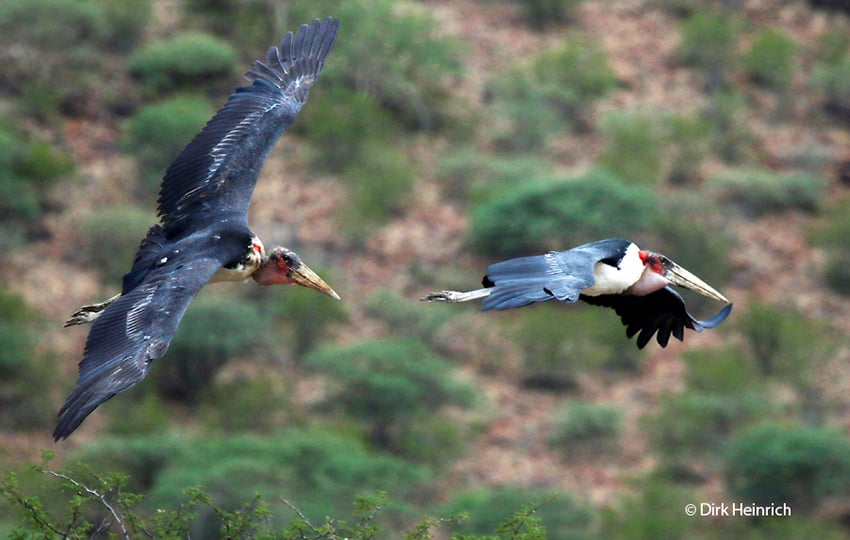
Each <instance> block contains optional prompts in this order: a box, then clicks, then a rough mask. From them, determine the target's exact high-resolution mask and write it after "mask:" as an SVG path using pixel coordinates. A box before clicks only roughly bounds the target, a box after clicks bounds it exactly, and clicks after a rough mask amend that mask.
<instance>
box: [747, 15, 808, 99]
mask: <svg viewBox="0 0 850 540" xmlns="http://www.w3.org/2000/svg"><path fill="white" fill-rule="evenodd" d="M795 49H796V45H795V43H794V41H793V40H792V39H791V38H789V37H788V36H787V35H785V34H784V33H783V32H781V31H779V30H776V29H773V28H768V29H765V30H762V31H761V32H759V33H758V34H757V35H756V37H755V39H754V40H753V43H752V45H750V48H749V50H748V51H747V52H746V54H745V55H744V58H743V62H744V70H745V71H746V73H747V75H748V76H749V77H750V79H752V80H753V81H754V82H755V83H757V84H760V85H762V86H764V87H765V88H768V89H770V90H774V91H776V92H779V93H784V92H787V91H788V89H789V87H790V86H791V80H792V78H793V77H794V53H795Z"/></svg>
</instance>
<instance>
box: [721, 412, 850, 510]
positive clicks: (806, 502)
mask: <svg viewBox="0 0 850 540" xmlns="http://www.w3.org/2000/svg"><path fill="white" fill-rule="evenodd" d="M723 464H724V465H723V473H724V478H725V481H726V487H727V489H728V490H729V492H730V493H731V494H732V495H733V496H736V497H740V498H741V499H742V500H745V501H752V502H753V503H755V504H759V505H769V504H771V503H775V504H783V503H784V504H788V505H789V506H791V508H792V509H793V511H794V512H795V513H797V512H800V513H808V512H811V511H813V510H814V509H815V508H817V507H818V506H819V505H820V504H821V503H822V502H824V501H825V500H826V499H828V498H829V497H830V496H833V495H842V496H846V495H847V486H848V485H850V440H848V439H847V437H846V436H845V435H843V434H842V433H840V432H839V431H837V430H834V429H831V428H828V427H802V426H794V425H780V424H765V425H761V426H757V427H753V428H751V429H749V430H747V431H745V432H742V433H740V434H739V435H737V436H736V437H735V438H734V439H732V440H730V441H729V444H728V445H727V447H726V449H725V451H724V453H723Z"/></svg>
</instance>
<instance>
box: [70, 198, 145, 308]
mask: <svg viewBox="0 0 850 540" xmlns="http://www.w3.org/2000/svg"><path fill="white" fill-rule="evenodd" d="M155 221H156V220H155V218H154V216H153V215H151V213H150V212H147V211H144V210H139V209H138V208H137V207H135V206H125V207H121V206H116V207H113V208H109V209H106V210H100V211H95V212H92V213H91V214H89V215H88V216H87V217H86V220H85V222H83V224H82V233H83V235H82V236H83V238H85V241H86V243H85V244H84V245H83V247H82V250H81V252H82V260H81V261H77V262H81V263H83V265H84V266H85V267H87V268H97V269H98V271H99V272H100V273H101V275H102V276H103V278H104V279H105V280H106V281H108V282H109V283H111V284H118V285H119V286H120V283H121V278H122V277H123V276H124V274H126V273H127V272H129V271H130V268H131V267H132V265H133V257H134V256H135V254H136V250H137V249H138V247H139V243H140V242H141V240H142V238H144V237H145V233H146V232H147V230H148V229H149V228H150V226H151V225H152V224H153V223H154V222H155ZM94 300H95V299H93V301H94Z"/></svg>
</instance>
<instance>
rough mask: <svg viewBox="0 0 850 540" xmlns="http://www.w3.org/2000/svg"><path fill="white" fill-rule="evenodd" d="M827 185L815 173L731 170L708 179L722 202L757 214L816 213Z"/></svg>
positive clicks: (825, 180) (823, 178)
mask: <svg viewBox="0 0 850 540" xmlns="http://www.w3.org/2000/svg"><path fill="white" fill-rule="evenodd" d="M827 184H828V181H827V179H826V178H825V177H823V176H821V175H817V174H807V173H801V172H791V173H781V174H776V173H771V172H768V171H761V170H738V171H730V172H727V173H725V174H722V175H720V176H716V177H714V178H712V179H711V186H712V188H713V190H714V191H715V193H716V194H717V196H718V197H719V199H720V200H721V201H723V202H725V203H729V204H734V205H737V206H738V207H739V208H741V209H743V210H744V211H746V212H748V213H750V214H753V215H756V216H760V215H764V214H770V213H775V212H782V211H785V210H802V211H804V212H809V213H814V212H817V211H818V210H819V209H820V207H821V205H822V203H823V198H824V196H825V195H826V189H827Z"/></svg>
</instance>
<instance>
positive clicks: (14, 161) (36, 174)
mask: <svg viewBox="0 0 850 540" xmlns="http://www.w3.org/2000/svg"><path fill="white" fill-rule="evenodd" d="M73 171H74V162H73V159H72V158H71V157H70V156H69V155H68V154H66V153H64V152H62V151H60V150H59V149H57V148H56V147H54V146H52V145H50V144H48V143H46V142H42V141H37V140H31V139H30V138H29V137H28V136H27V134H26V133H23V132H21V131H20V130H18V129H15V128H14V127H12V126H10V125H7V124H6V123H5V122H0V178H2V179H3V181H2V182H0V212H2V213H3V215H4V216H6V218H5V219H6V220H7V223H8V224H9V225H14V226H16V227H20V228H21V229H23V230H24V231H26V232H33V231H35V230H37V229H38V223H39V220H40V218H41V217H42V215H43V213H44V211H45V210H46V209H47V206H48V203H47V193H48V190H50V188H52V187H53V186H54V185H55V184H57V183H58V182H59V181H60V180H62V179H63V178H65V177H67V176H69V175H71V174H72V173H73Z"/></svg>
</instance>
